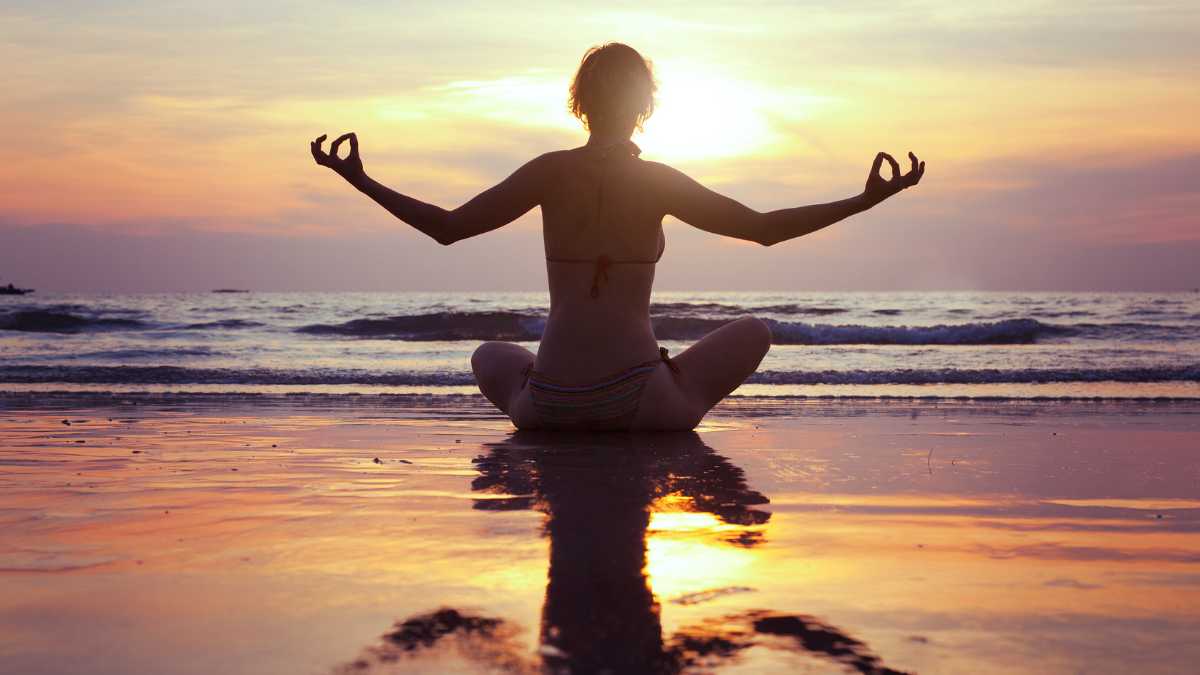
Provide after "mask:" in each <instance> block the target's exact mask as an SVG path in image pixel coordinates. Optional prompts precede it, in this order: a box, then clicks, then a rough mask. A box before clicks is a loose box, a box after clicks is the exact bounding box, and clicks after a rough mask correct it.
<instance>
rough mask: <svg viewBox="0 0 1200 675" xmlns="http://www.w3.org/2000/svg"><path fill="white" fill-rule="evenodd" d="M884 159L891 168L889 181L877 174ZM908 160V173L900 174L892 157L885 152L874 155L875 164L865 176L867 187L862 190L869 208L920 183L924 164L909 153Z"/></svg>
mask: <svg viewBox="0 0 1200 675" xmlns="http://www.w3.org/2000/svg"><path fill="white" fill-rule="evenodd" d="M885 159H886V160H887V163H888V164H890V165H891V167H892V177H891V179H890V180H888V179H885V178H884V177H883V176H882V175H881V174H880V172H879V171H880V169H882V168H883V161H884V160H885ZM908 159H909V160H910V161H912V168H910V169H909V170H908V173H905V174H901V173H900V164H898V163H897V162H896V159H895V158H894V157H892V156H891V155H889V154H887V153H886V152H881V153H879V154H878V155H875V163H874V164H872V165H871V174H870V175H869V176H867V185H866V187H865V188H863V196H864V197H866V199H867V201H868V202H869V203H870V205H871V206H874V205H876V204H878V203H879V202H881V201H883V200H885V199H887V198H888V197H891V196H892V195H894V194H896V193H897V192H899V191H901V190H903V189H905V188H910V187H912V186H914V185H916V184H917V183H919V182H921V176H924V175H925V162H922V161H920V160H919V159H917V156H916V155H914V154H912V153H911V152H910V153H908Z"/></svg>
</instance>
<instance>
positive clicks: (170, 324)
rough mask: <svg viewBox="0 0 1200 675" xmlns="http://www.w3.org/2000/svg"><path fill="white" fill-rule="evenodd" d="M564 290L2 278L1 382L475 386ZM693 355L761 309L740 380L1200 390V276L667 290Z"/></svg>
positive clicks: (759, 383)
mask: <svg viewBox="0 0 1200 675" xmlns="http://www.w3.org/2000/svg"><path fill="white" fill-rule="evenodd" d="M547 302H548V298H547V296H546V294H545V293H498V292H479V293H471V292H455V293H416V292H396V293H257V292H256V293H192V294H120V295H101V294H59V293H41V292H39V293H37V294H35V295H28V296H21V297H0V390H4V391H9V392H12V391H48V390H85V391H113V392H138V391H146V392H167V391H195V392H245V393H281V392H282V393H292V392H310V393H328V394H353V393H364V394H365V393H370V394H379V393H384V394H386V393H397V394H431V395H460V394H469V393H473V392H475V391H476V390H475V389H474V380H473V378H472V375H471V371H470V355H471V352H472V351H473V350H474V349H475V348H476V347H477V346H478V345H479V344H480V343H481V342H483V341H486V340H507V341H513V342H517V343H519V344H521V345H523V346H525V347H527V348H529V349H530V350H533V351H536V350H537V341H538V339H539V338H540V336H541V332H542V329H543V328H544V326H545V317H546V308H547ZM651 316H652V320H653V324H654V330H655V333H656V335H657V336H658V338H659V340H660V342H661V344H662V345H663V346H665V347H667V348H669V349H670V350H671V353H673V354H678V353H679V352H680V351H682V350H684V349H686V348H687V347H688V346H689V345H690V344H691V343H693V342H694V341H696V340H698V339H700V338H701V337H703V336H704V335H705V334H706V333H708V332H709V331H711V330H713V329H715V328H717V327H719V326H720V325H722V324H723V323H725V322H727V321H730V320H732V319H735V318H737V317H741V316H757V317H759V318H762V319H764V320H765V321H766V322H767V323H768V324H769V325H770V327H771V331H772V334H773V346H772V347H771V350H770V352H769V353H768V354H767V356H766V358H765V359H764V360H763V362H762V364H761V365H760V367H759V369H758V372H757V373H755V374H754V376H752V377H751V378H750V380H749V381H748V383H747V384H746V385H744V386H743V387H741V388H740V389H739V390H738V391H737V392H736V394H739V395H754V396H868V397H877V396H919V397H962V396H966V397H992V396H999V397H1008V398H1037V397H1043V396H1050V397H1062V396H1066V397H1100V398H1125V397H1134V398H1141V397H1173V398H1200V293H1189V292H1179V293H1056V292H1041V293H1008V292H1004V293H1001V292H892V293H862V292H855V293H845V292H840V293H813V292H663V293H656V294H655V295H654V297H653V303H652V305H651Z"/></svg>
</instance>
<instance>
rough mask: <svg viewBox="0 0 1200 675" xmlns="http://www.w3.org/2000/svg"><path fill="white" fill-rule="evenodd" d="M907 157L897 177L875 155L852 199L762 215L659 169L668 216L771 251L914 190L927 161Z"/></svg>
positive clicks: (881, 155) (889, 159)
mask: <svg viewBox="0 0 1200 675" xmlns="http://www.w3.org/2000/svg"><path fill="white" fill-rule="evenodd" d="M908 157H909V159H910V160H911V161H912V168H911V169H910V170H909V172H908V173H906V174H901V173H900V165H899V164H897V163H896V160H895V159H893V158H892V156H891V155H889V154H887V153H884V152H881V153H879V154H878V155H876V156H875V163H874V164H873V165H872V166H871V173H870V175H869V176H868V177H867V184H866V187H865V188H864V189H863V191H862V193H860V194H858V195H856V196H854V197H850V198H848V199H843V200H840V201H836V202H829V203H827V204H812V205H809V206H798V207H796V208H791V209H779V210H777V211H769V212H766V213H763V212H760V211H755V210H754V209H751V208H750V207H748V206H746V205H744V204H742V203H741V202H738V201H737V200H734V199H730V198H729V197H726V196H724V195H722V194H719V193H717V192H713V191H712V190H709V189H708V188H706V187H704V186H703V185H701V184H700V183H697V182H696V181H694V180H692V179H691V178H689V177H688V176H687V175H685V174H683V173H682V172H680V171H676V170H675V169H672V168H670V167H666V165H660V166H663V167H664V168H665V170H666V190H665V191H666V196H667V213H669V214H670V215H673V216H675V217H676V218H678V219H680V220H682V221H683V222H685V223H687V224H689V225H692V226H693V227H696V228H699V229H701V230H704V231H706V232H712V233H714V234H720V235H723V236H726V237H733V238H735V239H744V240H746V241H753V242H755V243H758V244H762V245H763V246H771V245H772V244H778V243H779V242H782V241H787V240H789V239H795V238H796V237H802V236H804V235H806V234H809V233H812V232H816V231H817V230H820V229H823V228H825V227H828V226H830V225H832V224H834V223H836V222H838V221H840V220H843V219H845V218H848V217H850V216H852V215H854V214H856V213H861V212H863V211H866V210H867V209H869V208H871V207H872V206H875V205H876V204H878V203H879V202H881V201H883V200H885V199H887V198H888V197H891V196H892V195H894V194H896V193H897V192H899V191H901V190H903V189H905V188H909V187H912V186H914V185H916V184H917V183H918V182H919V181H920V180H921V176H922V175H924V174H925V162H922V161H920V160H918V159H917V156H916V155H914V154H912V153H911V152H910V153H908ZM884 160H887V162H888V163H889V164H890V165H891V167H892V178H891V179H890V180H887V179H884V178H883V176H881V175H880V174H879V170H880V168H882V166H883V162H884Z"/></svg>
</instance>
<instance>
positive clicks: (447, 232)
mask: <svg viewBox="0 0 1200 675" xmlns="http://www.w3.org/2000/svg"><path fill="white" fill-rule="evenodd" d="M324 140H325V136H323V135H322V136H321V137H319V138H317V139H316V140H314V141H313V142H312V144H311V149H312V154H313V159H315V160H316V162H317V164H320V165H321V166H327V167H329V168H330V169H333V170H334V171H335V172H336V173H337V174H338V175H340V176H341V177H342V178H344V179H346V182H348V183H350V184H351V185H353V186H354V187H355V188H356V189H358V191H359V192H362V193H363V194H365V195H366V196H368V197H370V198H371V199H372V200H374V201H375V203H377V204H379V205H380V206H382V207H383V208H385V209H387V211H388V213H391V214H392V215H393V216H395V217H397V218H399V219H400V220H402V221H404V222H406V223H408V224H409V225H412V226H413V227H414V228H416V229H418V230H420V231H421V232H423V233H425V234H426V235H429V236H430V237H432V238H433V239H435V240H436V241H437V242H438V243H439V244H442V245H449V244H453V243H454V242H456V241H460V240H462V239H466V238H468V237H474V236H475V235H478V234H483V233H484V232H490V231H491V230H495V229H497V228H500V227H503V226H505V225H507V224H509V223H511V222H512V221H514V220H516V219H517V218H520V217H521V216H522V215H524V214H525V213H526V212H528V211H529V210H530V209H532V208H533V207H535V206H537V205H538V204H539V203H540V202H541V196H542V195H541V188H542V185H543V184H544V182H545V181H544V177H543V176H541V169H540V167H541V162H539V160H538V159H534V160H533V161H530V162H528V163H526V164H525V166H522V167H521V168H519V169H517V170H516V171H515V172H514V173H513V174H512V175H511V176H509V177H508V178H506V179H504V180H503V181H501V182H500V183H498V184H496V185H494V186H492V187H491V188H489V189H487V190H485V191H484V192H482V193H480V194H479V195H476V196H475V197H474V198H472V199H471V200H470V201H468V202H467V203H465V204H463V205H462V206H459V207H458V208H456V209H453V210H447V209H443V208H442V207H440V206H435V205H433V204H426V203H425V202H423V201H420V200H418V199H413V198H412V197H409V196H407V195H403V194H400V193H399V192H396V191H395V190H393V189H391V188H389V187H388V186H386V185H384V184H383V183H380V182H379V181H377V180H375V179H374V178H371V177H370V176H368V175H367V174H366V172H365V171H363V166H362V159H360V157H359V154H358V137H357V136H355V135H354V134H352V133H350V134H345V135H343V136H341V137H340V138H338V139H337V140H335V141H334V142H333V143H332V144H331V145H330V146H329V153H328V154H326V153H325V152H324V151H323V150H322V149H321V144H322V142H323V141H324ZM346 140H348V141H350V154H349V155H348V156H347V157H346V158H345V159H342V158H341V157H338V146H340V145H341V144H342V141H346ZM539 159H540V158H539Z"/></svg>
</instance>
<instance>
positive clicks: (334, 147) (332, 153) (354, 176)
mask: <svg viewBox="0 0 1200 675" xmlns="http://www.w3.org/2000/svg"><path fill="white" fill-rule="evenodd" d="M345 140H349V141H350V154H349V155H347V156H346V158H345V159H342V158H341V157H338V147H339V146H341V144H342V141H345ZM324 142H325V134H321V135H320V136H318V137H317V138H316V139H315V140H314V141H313V142H312V143H311V144H310V148H311V149H312V156H313V159H314V160H316V162H317V164H320V165H321V166H327V167H329V168H330V169H333V170H334V171H335V172H336V173H337V175H339V176H341V177H342V178H345V179H346V180H347V181H349V182H351V183H354V182H355V181H356V180H358V179H359V178H361V177H362V176H363V165H362V159H361V158H359V156H358V136H355V135H354V133H353V132H351V133H348V134H342V135H341V136H339V137H338V138H337V139H336V140H334V142H333V143H331V144H330V146H329V154H325V151H324V150H322V149H321V144H322V143H324Z"/></svg>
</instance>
